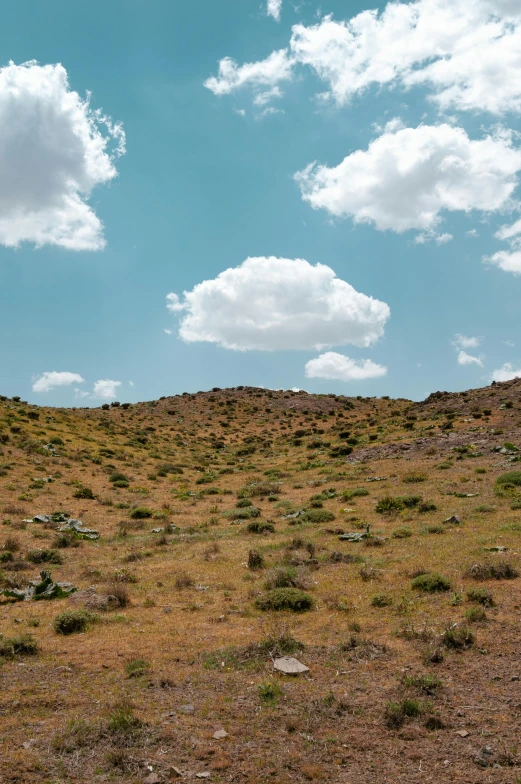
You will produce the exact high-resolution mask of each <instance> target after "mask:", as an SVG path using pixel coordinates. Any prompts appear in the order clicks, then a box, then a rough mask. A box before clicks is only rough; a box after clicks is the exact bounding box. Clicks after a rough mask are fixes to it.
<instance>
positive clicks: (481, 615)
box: [465, 607, 487, 623]
mask: <svg viewBox="0 0 521 784" xmlns="http://www.w3.org/2000/svg"><path fill="white" fill-rule="evenodd" d="M465 618H466V619H467V621H468V622H469V623H483V622H484V621H486V620H487V614H486V612H485V610H484V609H483V607H471V608H470V610H467V611H466V613H465Z"/></svg>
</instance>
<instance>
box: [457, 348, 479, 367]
mask: <svg viewBox="0 0 521 784" xmlns="http://www.w3.org/2000/svg"><path fill="white" fill-rule="evenodd" d="M458 365H479V366H480V367H483V360H482V359H481V357H475V356H473V355H472V354H467V352H466V351H460V352H459V354H458Z"/></svg>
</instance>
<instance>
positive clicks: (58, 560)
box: [25, 550, 63, 564]
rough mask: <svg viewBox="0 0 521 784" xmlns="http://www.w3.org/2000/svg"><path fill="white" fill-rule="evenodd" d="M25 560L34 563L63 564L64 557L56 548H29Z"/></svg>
mask: <svg viewBox="0 0 521 784" xmlns="http://www.w3.org/2000/svg"><path fill="white" fill-rule="evenodd" d="M25 560H26V561H29V562H30V563H33V564H42V563H50V564H62V563H63V558H62V557H61V555H60V553H57V552H56V550H29V552H28V553H27V555H26V556H25Z"/></svg>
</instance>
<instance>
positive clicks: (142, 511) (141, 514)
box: [129, 506, 153, 520]
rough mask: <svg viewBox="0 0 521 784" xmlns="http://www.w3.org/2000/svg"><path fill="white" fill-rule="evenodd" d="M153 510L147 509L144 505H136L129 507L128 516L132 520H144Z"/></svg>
mask: <svg viewBox="0 0 521 784" xmlns="http://www.w3.org/2000/svg"><path fill="white" fill-rule="evenodd" d="M152 515H153V512H152V510H151V509H147V507H146V506H136V508H135V509H131V510H130V512H129V517H131V518H132V520H146V519H148V518H149V517H152Z"/></svg>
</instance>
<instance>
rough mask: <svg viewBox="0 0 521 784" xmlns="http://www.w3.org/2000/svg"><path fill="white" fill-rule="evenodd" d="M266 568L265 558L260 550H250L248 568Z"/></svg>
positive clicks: (253, 569) (254, 569)
mask: <svg viewBox="0 0 521 784" xmlns="http://www.w3.org/2000/svg"><path fill="white" fill-rule="evenodd" d="M263 568H264V558H263V556H262V554H261V553H259V551H258V550H250V551H249V553H248V569H251V570H252V571H256V570H257V569H263Z"/></svg>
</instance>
